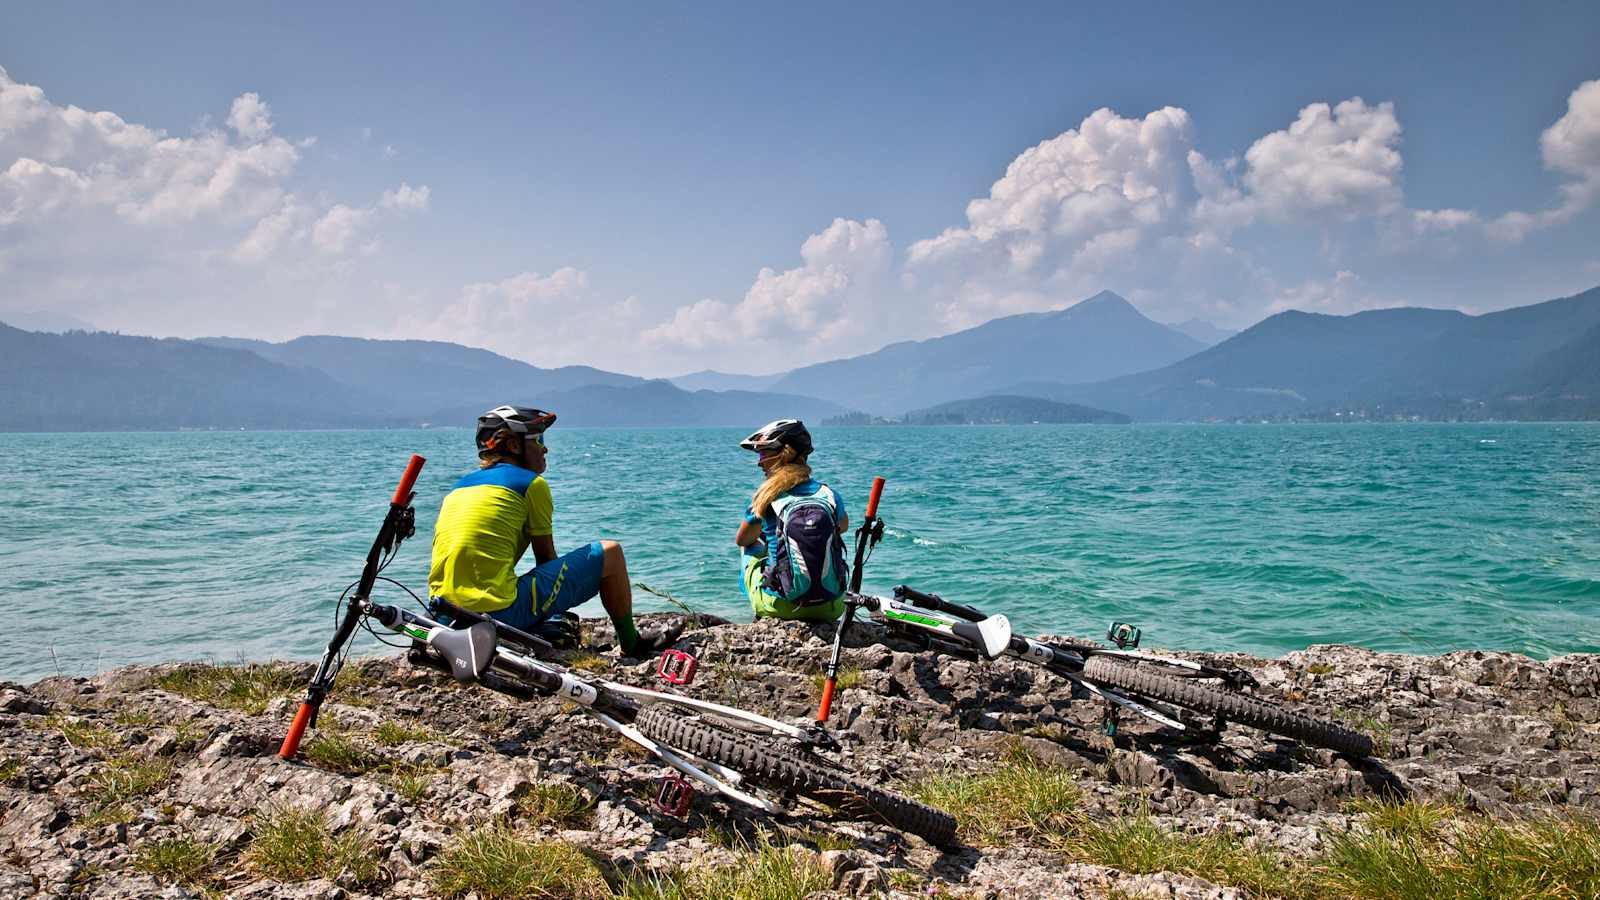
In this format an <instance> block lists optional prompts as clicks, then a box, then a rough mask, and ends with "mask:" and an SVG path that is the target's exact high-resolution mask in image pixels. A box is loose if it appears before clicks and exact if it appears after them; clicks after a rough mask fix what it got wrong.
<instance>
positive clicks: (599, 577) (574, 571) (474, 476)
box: [428, 406, 679, 657]
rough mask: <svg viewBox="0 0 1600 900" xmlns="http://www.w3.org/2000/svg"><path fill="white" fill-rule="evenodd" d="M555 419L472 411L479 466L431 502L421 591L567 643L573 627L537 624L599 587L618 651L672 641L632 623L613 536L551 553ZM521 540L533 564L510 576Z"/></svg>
mask: <svg viewBox="0 0 1600 900" xmlns="http://www.w3.org/2000/svg"><path fill="white" fill-rule="evenodd" d="M555 420H556V416H555V413H551V412H545V411H544V410H540V409H533V408H530V407H525V406H500V407H496V408H495V409H492V410H490V411H488V412H486V413H484V414H483V415H481V416H479V417H478V434H477V441H478V459H479V468H478V470H477V471H476V472H473V473H471V474H469V475H466V476H464V477H463V478H462V479H461V480H460V481H458V482H456V486H455V488H454V489H453V490H451V491H450V493H449V494H446V495H445V498H444V503H443V505H441V506H440V507H439V518H438V521H437V522H435V523H434V526H433V566H432V569H431V570H430V571H429V573H428V592H429V594H430V595H432V596H434V597H441V598H443V599H445V600H449V601H450V602H451V603H454V604H455V605H457V606H459V607H461V608H462V609H466V610H470V611H472V612H476V613H483V614H485V615H488V616H489V617H491V618H493V619H495V620H497V621H500V622H504V623H506V624H507V625H510V626H511V627H513V628H519V629H521V630H523V631H528V632H534V633H543V634H544V636H546V637H547V638H548V637H556V638H557V641H553V643H556V642H559V643H564V644H566V645H567V646H576V644H577V640H576V629H575V628H567V629H561V628H554V629H547V628H546V627H545V626H546V625H547V623H549V624H551V625H556V626H560V625H561V624H562V622H563V618H568V619H572V620H575V619H576V616H573V615H570V614H569V615H568V616H566V617H564V616H563V614H565V613H567V611H568V610H570V609H572V608H573V607H575V606H578V605H579V604H581V603H584V602H585V601H587V600H589V599H590V598H591V597H593V596H594V595H595V594H597V593H598V594H599V595H600V604H601V605H602V606H604V607H605V610H606V614H607V615H608V616H610V617H611V622H612V624H613V625H615V626H616V630H617V642H618V643H619V644H620V645H621V646H622V652H623V653H624V654H626V655H628V656H634V657H644V656H648V655H650V654H653V653H656V652H658V651H660V650H662V649H664V648H666V647H668V646H671V644H672V642H673V641H675V640H677V637H678V631H679V629H676V628H673V629H666V630H659V631H657V630H651V631H647V632H646V633H644V634H641V633H640V632H639V630H638V628H637V627H635V625H634V622H633V587H632V584H631V582H630V580H629V578H628V565H627V562H626V561H625V560H624V559H623V557H622V545H621V544H619V543H617V542H616V541H594V542H592V543H589V544H585V545H584V546H582V547H579V548H578V549H576V550H573V551H571V552H569V553H567V554H566V555H565V556H557V555H556V545H555V538H554V537H553V530H552V528H551V519H552V515H553V512H554V502H553V501H552V499H551V496H550V484H549V483H548V482H547V481H545V479H544V471H545V467H546V465H547V462H546V454H547V452H548V451H547V450H546V449H545V445H544V432H545V430H546V429H548V428H549V427H550V426H551V425H552V424H554V423H555ZM529 547H532V548H533V556H534V559H535V560H536V561H537V563H538V564H537V565H536V566H534V567H533V568H532V569H529V570H528V571H526V572H524V573H522V574H521V575H518V574H517V572H516V565H517V563H518V562H519V561H520V560H521V559H522V554H523V553H524V552H526V551H527V549H528V548H529ZM563 631H565V632H567V633H568V634H567V635H565V636H564V635H563V634H562V632H563ZM552 632H554V633H552ZM563 638H564V639H563Z"/></svg>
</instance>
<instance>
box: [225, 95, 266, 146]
mask: <svg viewBox="0 0 1600 900" xmlns="http://www.w3.org/2000/svg"><path fill="white" fill-rule="evenodd" d="M228 127H229V128H232V129H233V130H234V131H236V132H238V133H239V137H241V138H244V139H245V140H247V141H259V140H261V139H262V138H265V137H266V136H268V135H270V134H271V133H272V110H271V109H270V108H268V106H267V104H265V103H263V102H261V96H260V95H259V94H256V93H255V92H253V91H252V92H250V93H247V94H240V95H239V96H237V97H235V98H234V99H233V107H232V108H231V109H230V110H228Z"/></svg>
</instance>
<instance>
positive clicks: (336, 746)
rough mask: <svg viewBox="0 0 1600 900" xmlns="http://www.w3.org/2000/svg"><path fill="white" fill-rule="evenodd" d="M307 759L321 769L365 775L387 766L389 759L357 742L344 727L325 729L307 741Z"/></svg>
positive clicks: (342, 773)
mask: <svg viewBox="0 0 1600 900" xmlns="http://www.w3.org/2000/svg"><path fill="white" fill-rule="evenodd" d="M304 753H305V757H306V761H307V762H310V763H311V764H312V765H314V766H316V767H317V768H319V769H327V770H328V771H329V772H337V773H339V774H340V775H364V774H366V773H368V772H373V771H377V770H380V769H383V768H385V767H387V766H388V761H387V760H385V759H384V758H383V757H382V756H379V755H378V754H377V753H374V752H373V751H371V750H369V749H367V748H366V747H363V746H362V745H360V744H358V743H356V742H355V741H354V740H353V739H352V738H351V737H350V735H348V734H346V733H345V732H342V731H337V730H333V729H326V730H323V731H319V732H318V733H317V736H316V737H314V738H312V739H311V740H309V741H307V742H306V745H305V748H304Z"/></svg>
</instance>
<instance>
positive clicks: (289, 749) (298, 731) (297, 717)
mask: <svg viewBox="0 0 1600 900" xmlns="http://www.w3.org/2000/svg"><path fill="white" fill-rule="evenodd" d="M412 458H413V459H421V458H422V457H420V456H417V457H412ZM309 724H311V704H309V703H302V704H300V711H299V712H297V713H295V714H294V724H293V725H290V726H289V733H288V735H286V736H285V737H284V739H283V746H282V747H279V748H278V756H279V758H281V759H294V755H295V753H296V752H297V751H298V750H299V749H300V738H301V737H303V736H304V735H305V733H306V726H307V725H309Z"/></svg>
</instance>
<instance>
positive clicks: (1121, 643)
mask: <svg viewBox="0 0 1600 900" xmlns="http://www.w3.org/2000/svg"><path fill="white" fill-rule="evenodd" d="M1140 634H1141V632H1140V630H1139V626H1137V625H1130V624H1128V623H1127V622H1112V623H1111V627H1110V628H1108V629H1107V630H1106V640H1108V641H1110V642H1111V643H1113V644H1116V645H1117V649H1118V650H1126V649H1128V648H1129V647H1137V646H1139V636H1140Z"/></svg>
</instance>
